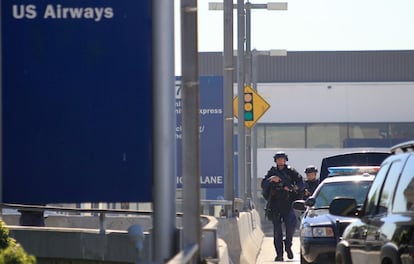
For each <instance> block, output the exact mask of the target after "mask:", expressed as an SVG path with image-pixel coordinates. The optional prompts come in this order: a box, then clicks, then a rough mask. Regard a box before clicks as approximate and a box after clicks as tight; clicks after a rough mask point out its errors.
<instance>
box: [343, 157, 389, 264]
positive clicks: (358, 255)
mask: <svg viewBox="0 0 414 264" xmlns="http://www.w3.org/2000/svg"><path fill="white" fill-rule="evenodd" d="M390 164H391V162H390V161H389V159H387V160H386V161H384V163H383V164H382V166H381V169H380V170H379V171H378V173H377V175H376V176H375V179H374V181H373V182H372V185H371V188H370V189H369V191H368V194H367V199H366V200H365V204H364V207H363V209H362V214H363V216H362V218H361V219H360V220H359V221H357V222H355V223H354V224H353V227H352V230H351V232H350V234H349V235H348V236H347V240H348V242H349V250H350V253H351V258H352V263H368V260H367V256H366V254H365V251H366V248H365V242H366V238H367V234H368V226H369V223H370V221H371V219H372V218H373V217H374V216H375V214H376V209H377V204H378V201H379V198H380V195H381V189H382V186H383V183H384V181H385V178H386V176H387V173H388V170H389V168H390Z"/></svg>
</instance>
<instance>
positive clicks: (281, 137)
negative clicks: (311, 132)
mask: <svg viewBox="0 0 414 264" xmlns="http://www.w3.org/2000/svg"><path fill="white" fill-rule="evenodd" d="M265 135H266V139H265V147H266V148H305V147H306V146H305V127H304V125H266V127H265Z"/></svg>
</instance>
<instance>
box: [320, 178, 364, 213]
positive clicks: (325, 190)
mask: <svg viewBox="0 0 414 264" xmlns="http://www.w3.org/2000/svg"><path fill="white" fill-rule="evenodd" d="M370 185H371V182H370V181H360V182H353V181H349V182H334V183H327V184H323V185H322V188H321V189H320V190H319V192H318V193H317V194H316V196H315V205H314V207H315V208H321V207H326V206H329V205H330V204H331V202H332V200H333V199H334V198H335V197H351V198H355V200H356V201H357V203H358V204H362V203H363V202H364V199H365V196H366V194H367V192H368V189H369V186H370Z"/></svg>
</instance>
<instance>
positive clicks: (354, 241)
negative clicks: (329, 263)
mask: <svg viewBox="0 0 414 264" xmlns="http://www.w3.org/2000/svg"><path fill="white" fill-rule="evenodd" d="M413 150H414V141H409V142H405V143H402V144H399V145H396V146H394V147H392V148H391V153H392V154H393V155H391V156H389V157H388V158H387V159H385V160H384V161H383V163H382V164H381V168H380V170H379V171H378V173H377V176H376V177H375V179H374V181H373V183H372V185H371V187H370V190H369V191H368V194H367V197H366V199H365V202H364V205H363V207H362V208H361V209H357V207H356V206H355V205H356V204H357V203H356V201H355V200H353V199H350V198H337V199H335V200H334V201H333V202H332V204H331V208H335V210H332V211H331V212H330V213H331V214H334V215H338V216H345V215H347V216H349V215H355V216H357V221H355V222H353V223H351V224H350V225H348V227H347V228H346V229H345V230H344V232H343V234H342V239H341V240H340V242H339V243H338V244H337V246H336V253H335V260H336V263H341V264H344V263H345V264H348V263H355V264H358V263H364V264H371V263H380V264H396V263H398V264H404V263H410V264H412V263H414V151H413ZM341 209H342V210H341Z"/></svg>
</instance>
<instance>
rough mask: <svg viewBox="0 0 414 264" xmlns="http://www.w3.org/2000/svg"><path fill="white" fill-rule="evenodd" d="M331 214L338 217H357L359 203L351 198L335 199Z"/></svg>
mask: <svg viewBox="0 0 414 264" xmlns="http://www.w3.org/2000/svg"><path fill="white" fill-rule="evenodd" d="M329 213H330V214H332V215H338V216H355V215H356V213H357V202H356V200H355V199H354V198H350V197H335V199H333V200H332V202H331V204H330V205H329Z"/></svg>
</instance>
